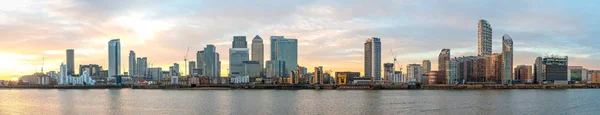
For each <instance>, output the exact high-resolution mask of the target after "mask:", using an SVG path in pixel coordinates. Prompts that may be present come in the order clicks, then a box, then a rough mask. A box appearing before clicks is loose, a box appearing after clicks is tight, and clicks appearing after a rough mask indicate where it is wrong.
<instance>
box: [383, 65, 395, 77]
mask: <svg viewBox="0 0 600 115" xmlns="http://www.w3.org/2000/svg"><path fill="white" fill-rule="evenodd" d="M383 76H384V77H385V78H384V79H387V80H389V79H390V78H391V77H392V76H394V63H384V64H383Z"/></svg>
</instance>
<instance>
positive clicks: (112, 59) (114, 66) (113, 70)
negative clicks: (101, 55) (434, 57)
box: [108, 39, 121, 78]
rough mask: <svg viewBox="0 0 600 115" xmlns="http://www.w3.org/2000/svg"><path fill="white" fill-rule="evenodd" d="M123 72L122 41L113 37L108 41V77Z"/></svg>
mask: <svg viewBox="0 0 600 115" xmlns="http://www.w3.org/2000/svg"><path fill="white" fill-rule="evenodd" d="M119 74H121V41H120V40H119V39H112V40H110V41H109V42H108V77H109V78H112V77H115V76H117V75H119Z"/></svg>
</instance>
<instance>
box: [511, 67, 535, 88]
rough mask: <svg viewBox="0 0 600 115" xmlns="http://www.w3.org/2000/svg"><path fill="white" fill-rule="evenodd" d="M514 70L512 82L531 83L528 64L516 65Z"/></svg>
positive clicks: (530, 70)
mask: <svg viewBox="0 0 600 115" xmlns="http://www.w3.org/2000/svg"><path fill="white" fill-rule="evenodd" d="M514 72H515V75H514V76H515V78H514V82H516V83H526V84H531V83H533V73H532V67H531V66H530V65H518V66H517V67H516V68H515V71H514Z"/></svg>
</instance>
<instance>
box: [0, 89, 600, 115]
mask: <svg viewBox="0 0 600 115" xmlns="http://www.w3.org/2000/svg"><path fill="white" fill-rule="evenodd" d="M0 94H1V95H2V96H0V114H1V115H6V114H66V115H71V114H114V115H121V114H127V115H129V114H178V115H180V114H210V115H213V114H219V115H221V114H277V115H281V114H343V115H355V114H360V115H368V114H519V115H520V114H594V113H599V112H600V109H597V108H596V107H598V106H600V99H599V98H597V95H600V90H465V91H447V90H410V91H409V90H393V91H385V90H382V91H364V90H356V91H352V90H350V91H342V90H202V91H196V90H132V89H122V90H106V89H100V90H96V89H94V90H54V89H51V90H38V89H15V90H5V89H0Z"/></svg>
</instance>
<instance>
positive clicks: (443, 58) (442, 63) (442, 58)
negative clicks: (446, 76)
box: [438, 49, 450, 71]
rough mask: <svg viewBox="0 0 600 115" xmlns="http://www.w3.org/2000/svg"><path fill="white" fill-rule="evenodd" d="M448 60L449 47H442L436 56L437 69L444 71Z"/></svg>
mask: <svg viewBox="0 0 600 115" xmlns="http://www.w3.org/2000/svg"><path fill="white" fill-rule="evenodd" d="M449 60H450V49H442V51H440V55H439V56H438V71H446V68H447V67H446V65H448V64H447V63H448V61H449Z"/></svg>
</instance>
